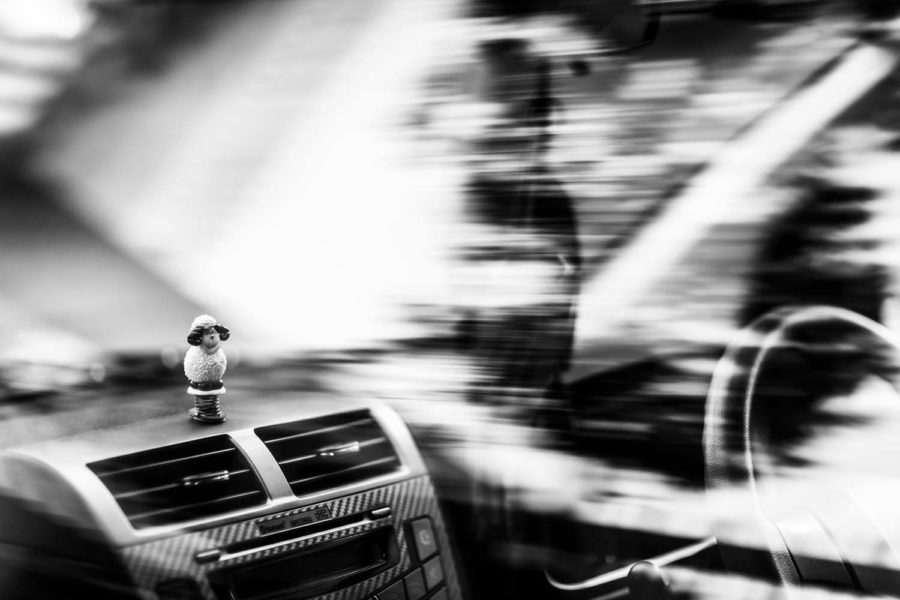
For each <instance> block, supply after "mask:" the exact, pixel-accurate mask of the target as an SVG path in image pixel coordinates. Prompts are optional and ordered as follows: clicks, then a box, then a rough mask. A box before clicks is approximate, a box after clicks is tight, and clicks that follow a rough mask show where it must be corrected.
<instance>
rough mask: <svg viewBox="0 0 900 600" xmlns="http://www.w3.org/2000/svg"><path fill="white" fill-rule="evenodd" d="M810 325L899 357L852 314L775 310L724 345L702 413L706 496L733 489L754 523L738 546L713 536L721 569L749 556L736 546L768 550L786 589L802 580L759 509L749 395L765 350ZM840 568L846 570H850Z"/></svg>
mask: <svg viewBox="0 0 900 600" xmlns="http://www.w3.org/2000/svg"><path fill="white" fill-rule="evenodd" d="M815 323H830V324H838V325H839V327H846V328H847V330H848V331H856V332H857V333H859V334H862V335H865V336H866V339H867V340H869V339H871V340H878V342H879V343H883V344H884V347H885V348H890V352H891V356H892V357H896V356H897V355H898V354H900V351H898V348H900V344H898V343H897V340H896V338H895V336H894V335H893V334H892V333H891V332H890V331H889V330H888V329H886V328H885V327H883V326H882V325H880V324H878V323H875V322H874V321H871V320H869V319H867V318H865V317H863V316H861V315H858V314H856V313H854V312H852V311H849V310H845V309H840V308H836V307H830V306H791V307H785V308H782V309H778V310H775V311H773V312H771V313H769V314H767V315H765V316H763V317H761V318H759V319H757V320H756V321H755V322H753V323H751V324H750V325H748V326H747V327H745V328H744V329H742V330H741V331H740V332H739V333H738V335H737V337H736V338H735V339H734V340H733V341H732V343H731V344H730V345H729V346H728V348H727V349H726V351H725V353H724V355H723V356H722V358H721V359H720V360H719V362H718V364H717V365H716V368H715V370H714V372H713V378H712V382H711V385H710V389H709V393H708V396H707V402H706V412H705V416H704V434H703V451H704V460H705V466H706V472H705V483H706V489H707V491H708V494H709V495H710V496H711V497H715V494H716V493H717V492H719V491H722V490H731V491H734V490H738V492H737V493H732V494H731V495H729V496H728V500H729V502H731V503H734V504H732V505H731V506H730V508H731V510H732V511H733V512H734V514H739V515H747V516H751V518H752V519H753V520H755V522H756V523H755V526H753V527H749V528H742V532H741V535H742V538H741V542H740V543H736V542H734V541H733V540H731V539H729V536H728V534H726V535H725V536H721V535H720V533H721V532H719V531H716V533H717V537H719V547H720V551H721V554H722V559H723V561H724V563H725V566H726V567H729V568H733V567H736V566H737V565H738V564H739V562H740V560H742V559H744V560H745V559H746V557H747V555H748V554H747V552H741V549H742V548H743V549H746V547H747V546H748V545H749V546H755V547H758V548H763V549H766V550H767V554H768V556H767V558H768V562H769V564H768V566H769V567H771V568H772V569H774V572H775V573H776V574H777V578H778V580H780V582H781V583H782V584H783V585H784V587H785V588H786V589H788V590H789V589H790V588H791V587H793V586H798V585H800V584H801V583H802V579H803V578H802V577H801V572H800V571H798V567H797V564H799V563H795V559H794V558H792V553H791V549H790V547H789V545H788V543H787V542H786V539H789V538H786V537H785V536H784V535H783V532H781V531H780V530H779V528H778V527H777V526H776V524H775V522H773V521H771V520H770V519H769V518H768V517H767V515H766V514H765V511H764V509H763V506H762V505H761V501H760V490H759V487H758V481H757V470H758V467H759V465H758V464H757V459H756V457H755V456H754V432H753V422H754V421H753V414H754V397H755V394H756V392H757V388H758V386H759V384H760V382H759V377H760V373H761V369H762V365H763V364H764V361H765V360H766V358H768V356H769V354H770V352H771V351H772V350H773V349H775V348H779V347H782V348H783V347H785V344H789V343H792V341H795V340H792V336H795V335H796V334H797V332H798V331H802V330H803V329H804V328H807V329H809V328H810V326H811V325H813V324H815ZM869 336H871V337H869ZM714 527H715V525H714ZM870 528H871V527H870ZM823 533H824V531H823ZM844 566H845V567H847V568H848V569H849V565H844ZM770 573H771V570H770Z"/></svg>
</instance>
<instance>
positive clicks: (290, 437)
mask: <svg viewBox="0 0 900 600" xmlns="http://www.w3.org/2000/svg"><path fill="white" fill-rule="evenodd" d="M372 423H373V421H372V419H371V417H369V418H365V419H358V420H356V421H352V422H350V423H343V424H341V425H333V426H331V427H324V428H322V429H316V430H313V431H301V432H299V433H292V434H290V435H285V436H282V437H277V438H271V439H269V440H266V444H278V443H280V442H286V441H288V440H298V439H301V438H305V437H309V436H311V435H320V434H322V435H325V434H329V433H334V432H336V431H340V430H342V429H350V428H351V427H357V426H359V425H370V424H372Z"/></svg>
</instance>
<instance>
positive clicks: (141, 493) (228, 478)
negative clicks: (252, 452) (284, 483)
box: [88, 435, 267, 528]
mask: <svg viewBox="0 0 900 600" xmlns="http://www.w3.org/2000/svg"><path fill="white" fill-rule="evenodd" d="M88 468H90V469H91V470H92V471H93V472H94V473H95V474H96V475H97V476H98V477H99V478H100V480H101V481H102V482H103V484H104V485H106V487H107V489H108V490H109V491H110V492H111V493H112V494H113V496H114V497H115V499H116V502H118V504H119V506H120V507H121V508H122V511H123V512H124V513H125V515H126V516H127V517H128V520H129V521H131V524H132V525H133V526H134V527H135V528H142V527H150V526H154V525H168V524H172V523H178V522H181V521H189V520H193V519H200V518H204V517H210V516H214V515H218V514H222V513H226V512H231V511H235V510H240V509H243V508H248V507H251V506H257V505H259V504H263V503H264V502H265V501H266V499H267V496H266V493H265V491H264V489H263V487H262V483H261V482H260V480H259V478H258V477H257V475H256V472H255V471H253V469H251V468H250V464H249V463H248V462H247V459H246V458H245V457H244V455H243V454H241V452H240V451H239V450H238V449H237V447H236V446H235V445H234V442H232V441H231V438H229V437H228V436H224V435H223V436H215V437H210V438H204V439H200V440H195V441H192V442H187V443H183V444H175V445H172V446H164V447H161V448H156V449H154V450H148V451H145V452H138V453H135V454H128V455H124V456H118V457H116V458H111V459H108V460H103V461H99V462H94V463H90V464H89V465H88Z"/></svg>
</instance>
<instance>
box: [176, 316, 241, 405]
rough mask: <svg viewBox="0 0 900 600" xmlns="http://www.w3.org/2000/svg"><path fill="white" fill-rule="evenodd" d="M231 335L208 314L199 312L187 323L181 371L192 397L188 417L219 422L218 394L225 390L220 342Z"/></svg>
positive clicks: (225, 360)
mask: <svg viewBox="0 0 900 600" xmlns="http://www.w3.org/2000/svg"><path fill="white" fill-rule="evenodd" d="M229 337H231V332H230V331H229V330H228V328H227V327H225V326H223V325H220V324H219V323H218V322H217V321H216V320H215V319H214V318H213V317H211V316H209V315H200V316H199V317H197V318H196V319H194V322H193V323H191V331H190V333H188V337H187V341H188V343H189V344H190V345H191V347H190V348H188V351H187V353H186V354H185V356H184V374H185V375H186V376H187V378H188V381H189V382H190V386H189V387H188V390H187V392H188V394H190V395H192V396H193V397H194V408H192V409H191V410H190V415H191V418H192V419H194V420H195V421H199V422H201V423H221V422H223V421H224V420H225V413H224V412H222V410H221V407H220V406H219V396H221V395H222V394H224V393H225V386H224V385H223V383H222V376H223V375H224V374H225V367H226V366H227V364H228V361H227V359H226V358H225V352H223V351H222V347H221V342H224V341H225V340H227V339H228V338H229Z"/></svg>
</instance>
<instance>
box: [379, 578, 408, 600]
mask: <svg viewBox="0 0 900 600" xmlns="http://www.w3.org/2000/svg"><path fill="white" fill-rule="evenodd" d="M377 595H378V600H406V591H405V590H404V589H403V582H402V581H398V582H396V583H394V584H392V585H390V586H388V587H386V588H384V590H382V591H380V592H378V594H377Z"/></svg>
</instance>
